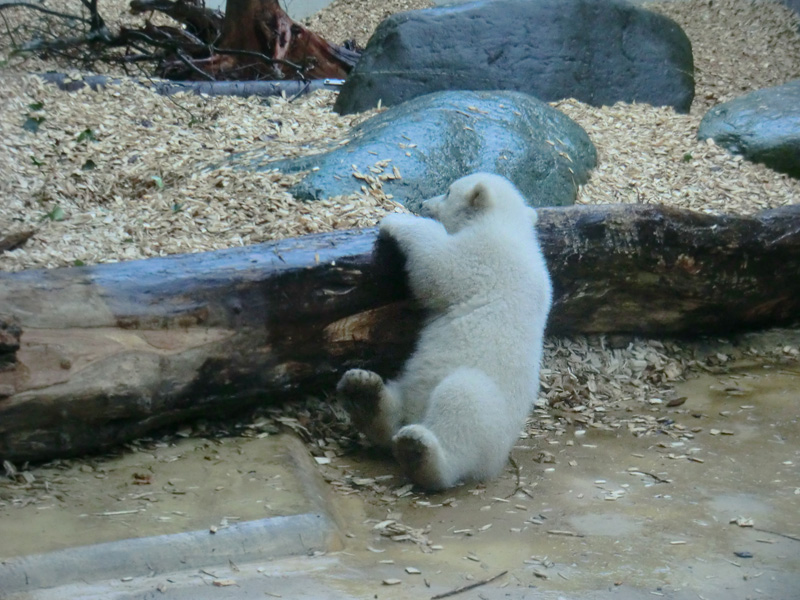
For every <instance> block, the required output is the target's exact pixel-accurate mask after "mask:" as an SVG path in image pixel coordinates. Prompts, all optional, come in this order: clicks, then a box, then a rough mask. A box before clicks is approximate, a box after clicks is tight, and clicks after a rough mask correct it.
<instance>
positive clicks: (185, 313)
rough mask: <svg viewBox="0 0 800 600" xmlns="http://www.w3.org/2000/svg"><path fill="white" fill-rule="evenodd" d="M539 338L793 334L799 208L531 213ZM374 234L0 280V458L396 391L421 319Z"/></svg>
mask: <svg viewBox="0 0 800 600" xmlns="http://www.w3.org/2000/svg"><path fill="white" fill-rule="evenodd" d="M538 230H539V234H540V239H541V243H542V248H543V250H544V253H545V256H546V259H547V263H548V266H549V268H550V270H551V274H552V278H553V283H554V289H555V301H554V305H553V310H552V313H551V318H550V321H549V325H548V333H549V334H551V335H563V334H575V333H633V334H644V335H650V336H657V335H685V334H688V335H693V334H698V333H712V332H714V333H716V332H722V333H731V332H733V331H735V330H741V329H746V328H756V327H765V326H770V325H778V324H787V323H793V322H795V321H796V319H797V316H798V314H800V312H798V308H800V277H798V273H800V206H791V207H787V208H782V209H776V210H772V211H765V212H763V213H760V214H758V215H756V216H754V217H735V216H712V215H705V214H699V213H693V212H688V211H682V210H677V209H670V208H665V207H658V206H642V205H633V206H631V205H610V206H581V207H577V206H576V207H568V208H548V209H540V211H539V223H538ZM376 239H377V235H376V230H375V229H368V230H360V231H348V232H337V233H331V234H323V235H315V236H308V237H304V238H297V239H291V240H283V241H279V242H274V243H268V244H262V245H259V246H250V247H246V248H235V249H229V250H222V251H217V252H210V253H202V254H191V255H179V256H170V257H166V258H155V259H149V260H145V261H133V262H126V263H116V264H108V265H98V266H92V267H77V268H65V269H54V270H49V271H48V270H35V271H26V272H21V273H13V274H0V458H1V459H6V460H11V461H23V460H34V461H41V460H46V459H50V458H54V457H59V456H69V455H75V454H81V453H86V452H92V451H97V450H101V449H105V448H109V447H112V446H114V445H116V444H119V443H121V442H124V441H126V440H130V439H132V438H134V437H136V436H141V435H143V434H146V433H147V432H150V431H152V430H154V429H156V428H159V427H162V426H164V425H167V424H170V423H175V422H178V421H182V420H186V419H189V418H192V417H195V416H198V415H201V414H202V415H204V416H211V417H214V416H229V415H231V414H232V413H234V412H235V411H239V410H241V409H244V408H247V407H252V406H254V405H257V404H264V403H269V402H276V401H280V400H283V399H286V398H291V397H292V396H296V395H297V394H305V393H320V392H322V393H325V392H330V391H331V390H332V389H333V387H334V385H335V382H336V380H337V378H338V376H339V375H340V374H341V372H342V371H343V370H344V369H346V368H349V367H352V366H361V367H365V368H369V369H374V370H376V371H378V372H380V373H381V374H382V375H384V376H391V375H392V374H394V373H396V371H397V370H398V368H399V367H400V366H401V365H402V362H403V361H404V360H405V358H406V357H407V356H408V354H409V353H410V352H411V349H412V347H413V344H414V341H415V339H416V335H417V332H418V331H419V327H420V326H421V323H422V319H423V315H422V314H421V313H420V312H419V311H418V310H416V309H415V307H414V305H413V303H412V302H411V301H410V300H409V299H408V290H407V285H406V281H405V275H404V271H403V260H402V256H401V255H400V254H399V252H398V251H397V249H396V248H395V247H394V245H393V244H392V243H391V242H389V241H386V240H383V239H381V240H380V241H379V243H378V244H375V242H376Z"/></svg>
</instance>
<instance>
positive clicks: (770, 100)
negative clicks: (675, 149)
mask: <svg viewBox="0 0 800 600" xmlns="http://www.w3.org/2000/svg"><path fill="white" fill-rule="evenodd" d="M697 137H698V138H699V139H701V140H704V139H707V138H711V139H713V140H714V142H715V143H716V144H717V145H719V146H722V147H723V148H725V149H727V150H728V151H730V152H731V153H733V154H741V155H742V156H744V157H745V158H746V159H748V160H750V161H753V162H759V163H763V164H765V165H767V166H768V167H771V168H773V169H775V170H776V171H780V172H782V173H788V174H789V175H792V176H793V177H800V79H795V80H794V81H790V82H789V83H786V84H784V85H779V86H777V87H771V88H764V89H762V90H757V91H755V92H751V93H749V94H745V95H744V96H740V97H739V98H735V99H733V100H731V101H730V102H724V103H722V104H719V105H717V106H715V107H714V108H712V109H711V110H709V111H708V112H707V113H706V115H705V116H704V117H703V120H702V121H701V122H700V127H699V129H698V132H697Z"/></svg>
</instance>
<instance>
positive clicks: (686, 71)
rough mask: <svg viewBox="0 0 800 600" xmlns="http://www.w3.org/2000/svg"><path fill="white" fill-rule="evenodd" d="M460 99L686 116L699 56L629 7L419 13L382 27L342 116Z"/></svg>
mask: <svg viewBox="0 0 800 600" xmlns="http://www.w3.org/2000/svg"><path fill="white" fill-rule="evenodd" d="M459 89H460V90H492V89H504V90H517V91H521V92H526V93H528V94H531V95H533V96H536V97H537V98H539V99H541V100H545V101H551V100H558V99H561V98H570V97H571V98H577V99H578V100H581V101H582V102H586V103H588V104H592V105H595V106H601V105H608V104H614V103H615V102H618V101H623V102H644V103H649V104H653V105H657V106H673V107H675V109H676V110H678V111H681V112H688V110H689V106H690V105H691V103H692V99H693V97H694V65H693V60H692V48H691V43H690V42H689V38H687V37H686V34H685V33H684V32H683V30H682V29H681V28H680V26H678V24H677V23H675V22H674V21H672V20H671V19H669V18H668V17H665V16H663V15H659V14H656V13H653V12H650V11H648V10H645V9H642V8H637V7H635V6H633V5H631V4H628V3H627V2H624V1H622V0H494V1H489V0H485V1H480V2H471V3H469V4H460V5H453V6H446V7H438V8H431V9H425V10H416V11H411V12H405V13H399V14H396V15H393V16H391V17H389V18H388V19H386V20H385V21H383V23H381V24H380V25H379V26H378V28H377V30H376V31H375V34H374V35H373V36H372V38H371V39H370V41H369V43H368V44H367V47H366V49H365V50H364V53H363V54H362V56H361V59H360V60H359V62H358V64H357V65H356V67H355V69H354V70H353V72H352V73H351V74H350V76H349V77H348V78H347V81H346V82H345V84H344V86H343V87H342V91H341V92H340V94H339V98H338V100H337V102H336V110H337V111H338V112H340V113H342V114H347V113H353V112H359V111H363V110H366V109H369V108H374V107H375V106H376V105H377V103H378V100H381V101H382V103H383V105H384V106H392V105H395V104H399V103H400V102H404V101H406V100H409V99H411V98H414V97H416V96H420V95H422V94H427V93H430V92H434V91H438V90H459Z"/></svg>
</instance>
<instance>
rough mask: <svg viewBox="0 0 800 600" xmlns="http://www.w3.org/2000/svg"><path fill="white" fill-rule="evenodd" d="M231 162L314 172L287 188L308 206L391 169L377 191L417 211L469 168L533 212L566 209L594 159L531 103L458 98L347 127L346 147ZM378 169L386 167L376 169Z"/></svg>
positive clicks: (495, 96) (553, 115) (584, 141)
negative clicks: (504, 186)
mask: <svg viewBox="0 0 800 600" xmlns="http://www.w3.org/2000/svg"><path fill="white" fill-rule="evenodd" d="M386 159H389V161H388V162H386ZM230 160H231V161H232V163H233V164H234V165H236V166H240V167H243V168H247V169H257V170H265V169H276V168H277V169H280V170H283V171H285V172H296V171H306V170H311V169H315V170H312V171H311V172H310V173H309V174H308V175H307V176H306V177H305V179H304V180H303V181H302V182H301V183H300V184H298V185H297V186H295V187H294V188H292V189H291V190H290V191H291V192H292V193H293V194H294V195H295V196H296V197H299V198H304V199H309V200H313V199H319V198H327V197H331V196H337V195H340V194H350V193H354V192H358V191H359V189H360V188H361V186H363V185H365V182H364V181H363V180H362V179H358V178H356V177H354V176H353V174H354V173H355V172H358V173H361V174H366V175H370V176H376V171H379V170H382V171H383V173H384V174H391V173H392V172H393V168H394V167H396V168H397V170H398V171H399V173H400V175H401V178H399V179H387V180H385V181H382V182H381V183H382V188H383V190H384V191H385V192H386V193H390V194H393V196H394V198H395V200H397V201H398V202H401V203H402V204H404V205H405V206H406V207H408V208H409V209H410V210H412V211H415V212H417V211H418V209H419V207H420V205H421V203H422V201H423V200H425V199H427V198H430V197H432V196H435V195H437V194H441V193H443V192H444V190H445V189H446V188H447V186H449V185H450V183H452V182H453V181H454V180H455V179H458V178H459V177H461V176H463V175H467V174H469V173H473V172H475V171H488V172H493V173H499V174H501V175H504V176H506V177H508V178H509V179H510V180H511V181H513V182H514V183H515V184H516V185H517V187H518V188H519V189H520V191H521V192H522V193H523V194H524V195H525V196H526V197H527V198H528V200H529V202H530V203H531V205H532V206H563V205H568V204H572V203H573V202H574V200H575V196H576V192H577V187H578V185H579V184H581V183H584V182H585V181H587V179H588V176H589V170H590V169H592V168H593V167H594V165H595V163H596V160H597V159H596V151H595V148H594V145H593V144H592V142H591V141H590V140H589V136H588V135H586V132H585V131H584V130H583V129H582V128H581V127H580V126H579V125H578V124H577V123H575V122H574V121H572V120H571V119H570V118H569V117H567V116H566V115H564V114H563V113H561V112H559V111H557V110H555V109H554V108H552V107H550V106H548V105H547V104H545V103H543V102H540V101H539V100H537V99H536V98H533V97H531V96H528V95H526V94H522V93H519V92H502V91H501V92H469V91H462V92H439V93H436V94H430V95H427V96H422V97H420V98H415V99H414V100H411V101H409V102H406V103H404V104H401V105H399V106H396V107H393V108H391V109H389V110H387V111H385V112H383V113H381V114H379V115H377V116H375V117H373V118H371V119H369V120H367V121H365V122H364V123H361V124H360V125H358V126H357V127H355V128H353V130H352V132H351V136H350V142H349V143H347V144H346V145H344V146H339V147H337V148H335V149H334V150H332V151H329V152H326V153H323V154H317V155H314V156H308V157H303V158H298V159H289V160H281V161H269V158H268V157H264V156H261V155H259V154H258V153H257V152H254V151H248V152H246V153H242V154H239V155H236V156H233V157H231V159H230ZM379 162H380V163H381V164H382V165H383V167H382V168H375V165H376V163H379ZM353 166H355V167H356V171H354V169H353ZM371 168H372V169H374V170H372V171H371Z"/></svg>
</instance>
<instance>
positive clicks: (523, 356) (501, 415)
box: [337, 173, 552, 490]
mask: <svg viewBox="0 0 800 600" xmlns="http://www.w3.org/2000/svg"><path fill="white" fill-rule="evenodd" d="M423 214H425V215H429V216H430V217H431V218H426V217H415V216H412V215H401V214H392V215H389V216H387V217H386V218H385V219H384V220H383V221H382V222H381V225H380V235H381V236H389V237H391V238H393V239H394V240H395V241H396V242H397V244H398V245H399V247H400V249H401V251H402V252H403V254H404V255H405V257H406V270H407V271H408V276H409V281H410V285H411V290H412V292H413V294H414V296H415V298H416V299H417V300H418V301H419V302H420V303H421V304H422V305H423V306H424V308H426V309H427V311H428V318H427V321H426V323H425V325H424V327H423V329H422V332H421V335H420V339H419V341H418V343H417V347H416V349H415V351H414V353H413V355H412V356H411V358H410V359H409V360H408V362H407V363H406V364H405V366H404V368H403V370H402V372H401V374H400V375H399V376H398V377H397V378H396V379H394V380H392V381H387V382H384V381H383V379H382V378H381V377H380V376H379V375H377V374H376V373H373V372H371V371H365V370H361V369H352V370H350V371H347V372H346V373H345V374H344V376H343V377H342V378H341V380H340V381H339V384H338V386H337V391H338V393H339V395H340V397H341V398H342V399H343V401H344V403H345V405H346V406H347V407H348V410H349V412H350V414H351V417H352V420H353V422H354V424H355V425H356V427H358V428H359V429H360V430H361V431H362V432H363V433H364V434H365V435H366V436H367V437H368V438H369V439H370V440H371V441H372V442H373V443H374V444H376V445H378V446H382V447H386V448H391V449H392V450H393V452H394V455H395V457H396V458H397V460H398V462H399V463H400V464H401V466H402V467H403V469H404V470H405V471H406V473H407V474H408V476H409V477H410V478H411V480H412V481H413V482H414V483H416V484H417V485H419V486H421V487H424V488H427V489H430V490H437V489H443V488H447V487H451V486H454V485H456V484H458V483H460V482H464V481H474V480H478V481H480V480H485V479H489V478H492V477H494V476H496V475H497V474H499V473H500V471H501V470H502V469H503V467H504V465H505V464H506V461H507V459H508V455H509V452H510V450H511V447H512V446H513V445H514V443H515V442H516V440H517V439H518V437H519V434H520V431H521V429H522V427H523V426H524V423H525V419H526V417H527V415H528V414H529V412H530V409H531V406H532V405H533V403H534V401H535V400H536V398H537V395H538V391H539V363H540V361H541V356H542V337H543V334H544V328H545V323H546V321H547V315H548V312H549V310H550V304H551V296H552V290H551V284H550V277H549V275H548V273H547V267H546V266H545V261H544V258H543V256H542V252H541V249H540V247H539V242H538V239H537V237H536V233H535V230H534V224H535V223H536V212H535V211H534V209H532V208H530V207H528V206H526V205H525V202H524V200H523V198H522V196H521V195H520V193H519V192H518V191H517V189H516V188H515V187H514V185H513V184H512V183H511V182H509V181H508V180H507V179H505V178H503V177H500V176H498V175H491V174H487V173H477V174H474V175H469V176H467V177H463V178H461V179H459V180H458V181H456V182H455V183H453V184H452V185H451V186H450V189H449V190H448V192H447V193H446V194H444V195H443V196H438V197H435V198H432V199H430V200H428V201H427V202H426V203H425V205H424V207H423Z"/></svg>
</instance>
